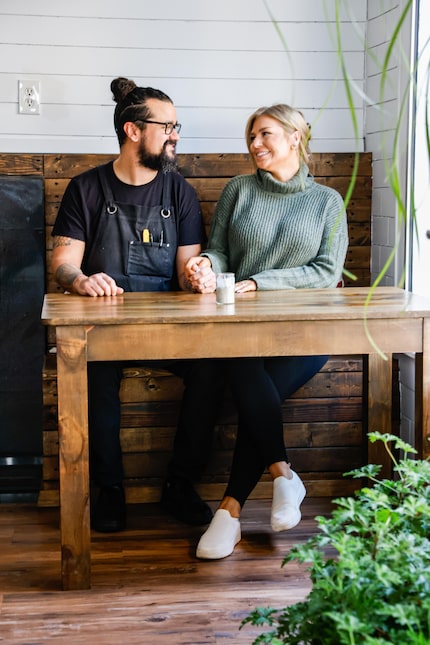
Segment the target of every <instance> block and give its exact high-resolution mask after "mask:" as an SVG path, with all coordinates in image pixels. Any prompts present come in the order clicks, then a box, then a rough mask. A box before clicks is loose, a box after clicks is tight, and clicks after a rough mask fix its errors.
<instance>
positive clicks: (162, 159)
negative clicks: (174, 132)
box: [138, 140, 178, 172]
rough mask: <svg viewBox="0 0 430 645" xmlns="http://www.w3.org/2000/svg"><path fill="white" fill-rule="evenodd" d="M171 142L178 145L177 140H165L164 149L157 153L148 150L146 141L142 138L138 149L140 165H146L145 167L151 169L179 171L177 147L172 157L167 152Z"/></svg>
mask: <svg viewBox="0 0 430 645" xmlns="http://www.w3.org/2000/svg"><path fill="white" fill-rule="evenodd" d="M171 144H173V146H176V142H175V141H169V140H167V141H165V143H164V145H163V149H162V151H161V152H160V153H159V154H158V155H155V154H153V153H151V152H148V151H147V149H146V146H145V141H144V140H142V141H141V144H140V148H139V151H138V155H139V163H140V165H141V166H145V168H151V170H162V171H163V172H177V170H178V162H177V160H176V153H175V149H174V151H173V156H171V157H170V156H168V155H167V153H166V148H167V146H168V145H171Z"/></svg>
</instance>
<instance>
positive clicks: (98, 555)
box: [0, 498, 331, 645]
mask: <svg viewBox="0 0 430 645" xmlns="http://www.w3.org/2000/svg"><path fill="white" fill-rule="evenodd" d="M330 508H331V502H330V500H328V499H327V498H312V499H306V500H305V502H304V504H303V506H302V511H303V519H302V522H301V523H300V524H299V525H298V526H297V527H296V528H295V529H293V530H291V531H288V532H285V533H277V534H274V533H273V532H272V531H271V530H270V525H269V515H270V503H269V502H267V501H261V500H256V501H250V502H248V503H247V505H246V506H245V509H244V512H243V515H242V521H241V525H242V541H241V542H240V544H239V545H238V546H237V547H236V549H235V552H234V554H233V555H232V556H230V557H229V558H226V559H225V560H219V561H213V562H206V561H200V560H197V559H196V557H195V547H196V544H197V542H198V539H199V537H200V535H201V533H202V529H201V528H198V527H197V528H194V527H188V526H185V525H183V524H180V523H179V522H176V521H175V520H173V519H171V518H170V517H168V516H167V515H165V514H163V513H162V511H161V510H160V508H159V507H158V505H157V504H144V505H135V504H134V505H131V506H130V507H129V520H128V527H127V530H126V531H124V532H123V533H120V534H110V535H107V534H100V533H93V534H92V588H91V589H90V590H88V591H80V592H78V591H68V592H63V591H61V588H60V552H59V525H58V523H59V514H58V509H55V508H40V507H37V506H35V505H34V506H20V505H0V549H1V563H2V564H1V570H0V643H10V644H11V645H15V644H20V645H30V644H31V645H38V644H41V643H48V642H49V643H52V644H55V643H66V644H68V643H70V644H71V645H72V644H73V645H75V644H81V643H90V642H91V643H92V642H97V644H98V645H108V644H109V645H110V644H112V645H113V644H115V645H116V644H117V643H118V644H122V643H129V644H131V645H133V644H139V645H141V644H142V643H144V644H146V643H150V644H152V643H157V645H198V644H200V643H202V644H203V643H216V644H218V643H229V644H230V643H234V644H236V643H251V642H252V640H253V638H255V636H256V635H257V634H259V633H260V631H261V629H257V628H253V627H251V626H246V627H245V628H244V629H243V630H241V631H239V626H240V623H241V620H242V619H243V618H244V617H245V616H247V614H248V613H249V611H250V610H251V609H252V608H253V607H256V606H267V605H270V606H274V607H282V606H285V605H286V604H290V603H294V602H297V601H298V600H301V599H303V598H304V597H305V596H306V594H307V593H308V591H309V588H310V583H309V579H308V575H307V573H306V571H305V567H304V566H302V565H297V564H295V563H291V564H289V565H288V566H286V567H284V568H282V567H281V562H282V558H283V556H284V555H285V554H286V553H287V552H288V550H289V549H290V548H291V546H292V545H293V544H296V543H299V542H303V541H305V540H306V539H307V538H308V537H309V536H310V535H311V534H313V533H314V532H315V527H316V523H315V520H314V517H315V515H318V514H327V513H328V512H330Z"/></svg>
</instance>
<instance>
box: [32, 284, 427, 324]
mask: <svg viewBox="0 0 430 645" xmlns="http://www.w3.org/2000/svg"><path fill="white" fill-rule="evenodd" d="M399 317H404V318H422V317H430V299H427V298H423V297H421V296H417V295H415V294H412V293H410V292H408V291H405V290H403V289H398V288H397V287H377V288H375V289H371V288H368V287H347V288H344V289H291V290H281V291H252V292H248V293H245V294H236V300H235V303H234V304H233V305H217V304H216V302H215V294H195V293H187V292H182V291H181V292H155V293H154V292H145V293H125V294H123V295H120V296H114V297H102V298H90V297H82V296H78V295H72V294H47V295H45V299H44V304H43V309H42V322H43V323H44V324H46V325H52V326H59V325H123V324H145V323H146V324H149V323H151V324H154V323H155V324H156V323H196V322H197V323H198V322H200V323H207V322H211V321H213V322H222V321H223V320H224V321H226V320H228V321H229V322H247V321H253V322H255V321H282V320H285V321H287V320H331V319H355V320H357V319H360V318H367V319H369V320H370V319H375V318H377V319H381V318H399Z"/></svg>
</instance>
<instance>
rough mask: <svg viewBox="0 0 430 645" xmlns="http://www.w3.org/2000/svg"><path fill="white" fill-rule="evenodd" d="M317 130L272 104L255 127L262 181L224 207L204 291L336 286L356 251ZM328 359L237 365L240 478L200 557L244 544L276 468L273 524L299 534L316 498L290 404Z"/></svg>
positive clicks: (203, 266) (197, 262)
mask: <svg viewBox="0 0 430 645" xmlns="http://www.w3.org/2000/svg"><path fill="white" fill-rule="evenodd" d="M309 139H310V126H309V125H308V124H307V123H306V121H305V119H304V118H303V115H302V113H301V112H299V111H298V110H296V109H294V108H291V107H289V106H288V105H283V104H280V105H274V106H272V107H262V108H260V109H258V110H257V111H256V112H254V114H252V116H251V117H250V118H249V120H248V123H247V126H246V142H247V145H248V150H249V152H250V154H251V156H252V159H253V162H254V164H255V166H256V172H255V174H253V175H245V176H239V177H234V178H233V179H232V180H230V181H229V182H228V184H227V185H226V187H225V189H224V191H223V193H222V195H221V198H220V200H219V202H218V204H217V207H216V211H215V214H214V217H213V222H212V225H211V230H210V235H209V243H208V248H207V250H206V251H205V252H204V253H203V254H202V255H201V256H199V257H194V258H191V259H190V260H189V261H188V262H187V264H186V267H185V277H186V278H187V280H188V281H189V282H190V284H191V286H192V287H193V288H194V289H195V290H196V291H198V292H200V293H209V292H211V291H213V290H214V289H215V274H216V273H219V272H224V271H232V272H234V273H235V274H236V280H237V282H236V284H235V291H236V293H238V294H240V293H245V292H246V291H255V290H256V289H265V290H273V289H301V288H323V287H336V286H337V285H338V284H339V282H340V280H341V277H342V268H343V264H344V260H345V255H346V250H347V246H348V231H347V223H346V214H345V208H344V204H343V201H342V198H341V196H340V195H339V194H338V193H337V192H336V191H335V190H333V189H331V188H328V187H326V186H321V185H319V184H317V183H316V182H314V180H313V178H312V176H311V175H310V174H309V169H308V163H309V155H310V151H309V147H308V143H309ZM326 360H327V357H326V356H310V357H309V356H306V357H279V358H252V359H245V358H244V359H233V360H231V361H230V362H229V369H228V372H229V378H230V380H231V386H232V391H233V395H234V398H235V402H236V407H237V410H238V435H237V442H236V447H235V452H234V457H233V464H232V470H231V475H230V479H229V482H228V486H227V489H226V491H225V495H224V498H223V500H222V501H221V504H220V506H219V509H218V510H217V512H216V513H215V515H214V518H213V519H212V521H211V523H210V525H209V527H208V529H207V530H206V532H205V533H204V535H203V536H202V537H201V539H200V542H199V544H198V547H197V556H198V557H200V558H207V559H218V558H224V557H226V556H228V555H230V554H231V553H232V552H233V550H234V547H235V545H236V544H237V543H238V542H239V540H240V537H241V533H240V523H239V517H240V511H241V509H242V507H243V505H244V503H245V501H246V499H247V498H248V496H249V494H250V493H251V491H252V490H253V488H254V487H255V485H256V484H257V482H258V480H259V479H260V477H261V475H262V473H263V472H264V470H265V469H266V468H267V469H268V471H269V473H270V474H271V476H272V479H273V501H272V510H271V526H272V529H273V530H274V531H283V530H287V529H291V528H293V527H294V526H296V525H297V524H298V522H299V521H300V519H301V513H300V504H301V502H302V500H303V498H304V496H305V494H306V490H305V487H304V485H303V483H302V481H301V479H300V477H299V476H298V475H297V474H296V473H295V472H294V471H293V470H292V469H291V468H290V464H289V462H288V458H287V455H286V451H285V446H284V440H283V424H282V413H281V406H282V402H283V401H284V400H285V399H286V398H287V397H289V396H291V394H292V393H293V392H295V391H296V390H297V389H298V388H299V387H301V386H302V385H304V383H306V382H307V381H308V380H309V379H310V378H311V377H312V376H313V375H314V374H316V372H318V371H319V370H320V369H321V367H322V366H323V365H324V363H325V362H326Z"/></svg>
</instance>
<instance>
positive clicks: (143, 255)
mask: <svg viewBox="0 0 430 645" xmlns="http://www.w3.org/2000/svg"><path fill="white" fill-rule="evenodd" d="M173 251H174V249H173V247H171V246H170V245H169V244H162V245H161V246H160V245H159V244H157V243H153V244H146V243H145V242H135V241H131V242H130V243H129V245H128V262H127V275H152V276H160V277H163V278H168V279H170V278H171V277H172V274H173V269H174V266H175V258H174V253H173ZM172 254H173V257H172Z"/></svg>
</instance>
